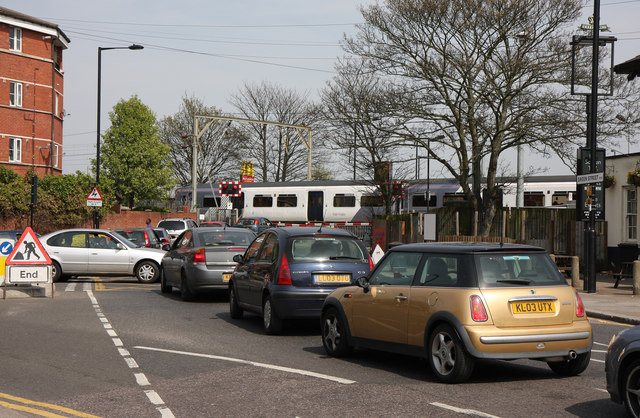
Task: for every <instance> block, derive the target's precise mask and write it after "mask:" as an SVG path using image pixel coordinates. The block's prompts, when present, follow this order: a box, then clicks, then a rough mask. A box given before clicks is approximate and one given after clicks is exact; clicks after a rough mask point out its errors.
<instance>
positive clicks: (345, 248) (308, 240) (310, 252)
mask: <svg viewBox="0 0 640 418" xmlns="http://www.w3.org/2000/svg"><path fill="white" fill-rule="evenodd" d="M290 242H291V257H292V260H290V261H293V262H304V261H312V260H347V261H348V260H352V261H353V260H365V259H366V254H365V252H364V251H363V249H362V248H361V247H360V245H358V242H357V241H356V240H355V239H354V238H351V237H338V236H332V237H318V236H301V237H293V238H291V239H290Z"/></svg>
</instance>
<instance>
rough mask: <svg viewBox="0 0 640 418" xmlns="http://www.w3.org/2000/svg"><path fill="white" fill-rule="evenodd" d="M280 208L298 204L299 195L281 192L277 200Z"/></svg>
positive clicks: (293, 206)
mask: <svg viewBox="0 0 640 418" xmlns="http://www.w3.org/2000/svg"><path fill="white" fill-rule="evenodd" d="M276 204H277V205H278V207H279V208H295V207H296V206H298V196H296V195H294V194H280V195H278V200H277V202H276Z"/></svg>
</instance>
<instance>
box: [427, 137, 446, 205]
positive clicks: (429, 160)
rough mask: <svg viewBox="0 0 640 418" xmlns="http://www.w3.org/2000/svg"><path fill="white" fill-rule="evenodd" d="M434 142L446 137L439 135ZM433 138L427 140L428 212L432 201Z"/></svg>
mask: <svg viewBox="0 0 640 418" xmlns="http://www.w3.org/2000/svg"><path fill="white" fill-rule="evenodd" d="M433 139H434V140H440V139H444V135H438V136H436V137H434V138H433ZM430 188H431V138H427V212H429V202H430V201H431V190H430Z"/></svg>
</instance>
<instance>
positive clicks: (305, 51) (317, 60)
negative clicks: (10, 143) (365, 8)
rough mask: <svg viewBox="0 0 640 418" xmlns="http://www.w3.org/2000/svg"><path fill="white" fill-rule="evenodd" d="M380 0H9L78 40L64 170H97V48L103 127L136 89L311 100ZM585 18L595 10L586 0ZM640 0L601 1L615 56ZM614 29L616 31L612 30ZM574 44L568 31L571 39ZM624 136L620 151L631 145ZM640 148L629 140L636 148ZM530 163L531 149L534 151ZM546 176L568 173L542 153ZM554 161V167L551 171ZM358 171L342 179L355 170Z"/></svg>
mask: <svg viewBox="0 0 640 418" xmlns="http://www.w3.org/2000/svg"><path fill="white" fill-rule="evenodd" d="M374 3H375V0H359V1H350V0H322V1H309V0H268V1H265V0H232V1H229V0H227V1H221V0H183V1H169V0H153V1H150V0H133V1H132V0H127V1H123V0H110V1H108V2H106V1H105V2H102V1H100V2H99V1H91V0H89V1H86V0H57V1H55V2H52V1H51V0H3V1H2V2H1V5H2V6H3V7H6V8H9V9H12V10H15V11H18V12H21V13H25V14H28V15H31V16H34V17H37V18H40V19H44V20H47V21H49V22H52V23H56V24H58V25H59V27H60V29H61V30H62V31H63V32H64V33H65V34H66V35H67V36H68V37H69V38H70V39H71V42H70V43H69V49H67V50H66V51H65V52H64V58H63V64H62V65H63V69H64V77H65V79H64V82H65V86H64V89H65V90H64V109H65V111H66V113H67V115H66V117H65V119H64V134H63V141H64V144H63V160H62V164H63V173H64V174H69V173H74V172H75V171H76V170H79V171H82V172H87V173H89V172H90V171H89V165H90V161H91V159H95V153H96V104H97V60H98V47H103V48H104V47H122V46H124V47H126V46H128V45H131V44H134V43H135V44H140V45H143V46H144V49H143V50H137V51H136V50H128V49H123V50H110V51H103V52H102V77H101V79H102V83H101V85H102V91H101V97H102V100H101V103H102V104H101V108H102V111H101V130H102V131H103V132H104V130H105V129H107V128H108V125H109V118H108V113H109V111H111V110H112V108H113V106H114V105H115V104H116V103H117V102H118V101H120V100H122V99H125V100H127V99H129V98H130V97H131V96H133V95H137V96H138V97H139V98H140V99H141V100H142V102H143V103H145V104H146V105H147V106H148V107H149V108H151V110H153V111H154V112H155V114H156V117H157V118H158V119H161V118H163V117H165V116H169V115H172V114H174V113H176V112H177V111H178V110H179V106H180V104H181V101H182V98H183V97H184V96H185V95H186V96H195V97H197V98H198V99H200V100H202V101H203V102H204V104H206V105H207V106H215V107H216V108H218V109H220V110H221V111H222V112H223V113H227V114H233V113H234V108H233V107H232V106H231V105H230V104H229V98H230V96H231V95H232V94H234V93H237V92H238V91H239V90H240V89H241V88H242V86H243V85H244V84H245V83H246V84H251V85H257V84H260V83H261V82H263V81H266V82H269V83H271V84H276V85H279V86H281V87H284V88H287V89H293V90H296V91H297V92H299V93H301V94H307V93H308V94H309V98H310V99H312V100H315V99H317V98H318V92H319V91H320V90H321V89H322V88H323V87H324V86H325V84H326V82H327V81H329V80H330V79H331V78H332V77H333V76H334V75H335V74H334V64H335V62H336V59H337V57H340V56H342V55H343V51H342V49H341V47H340V42H341V40H342V39H343V36H344V34H345V33H346V34H347V35H350V34H355V33H356V27H355V24H358V23H362V16H361V14H360V10H359V7H360V6H361V5H370V4H374ZM583 10H584V19H583V20H582V21H581V22H579V23H587V17H588V16H590V15H591V14H592V13H593V2H591V1H590V2H588V3H587V6H585V8H584V9H583ZM639 16H640V0H602V1H601V24H607V25H608V26H609V27H610V28H611V29H612V33H611V34H613V35H614V36H617V37H618V42H617V43H616V45H615V62H616V63H620V62H623V61H626V60H628V59H631V58H633V57H635V56H637V55H640V27H638V24H637V22H638V17H639ZM607 35H609V34H607ZM567 42H569V39H568V40H567ZM626 145H627V144H626V141H625V143H624V144H621V145H620V147H619V149H623V150H625V151H626V149H627V148H626ZM638 149H640V146H634V145H632V146H631V151H632V152H634V151H636V150H638ZM506 158H509V157H508V156H506ZM528 161H529V156H528ZM535 161H537V162H536V164H537V165H538V166H539V168H542V169H543V171H544V172H545V174H570V171H569V170H568V169H567V168H566V167H564V166H563V165H562V164H559V163H558V162H557V161H554V160H542V159H535ZM545 168H546V170H544V169H545ZM349 173H350V170H345V173H344V175H343V176H342V175H340V174H338V175H337V177H338V178H349Z"/></svg>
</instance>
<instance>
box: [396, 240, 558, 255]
mask: <svg viewBox="0 0 640 418" xmlns="http://www.w3.org/2000/svg"><path fill="white" fill-rule="evenodd" d="M389 251H418V252H440V253H458V254H460V253H465V254H473V253H484V252H514V251H527V252H540V251H546V250H545V249H544V248H542V247H536V246H534V245H525V244H500V243H497V242H435V243H431V242H429V243H417V244H403V245H398V246H396V247H393V248H390V249H389Z"/></svg>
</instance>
